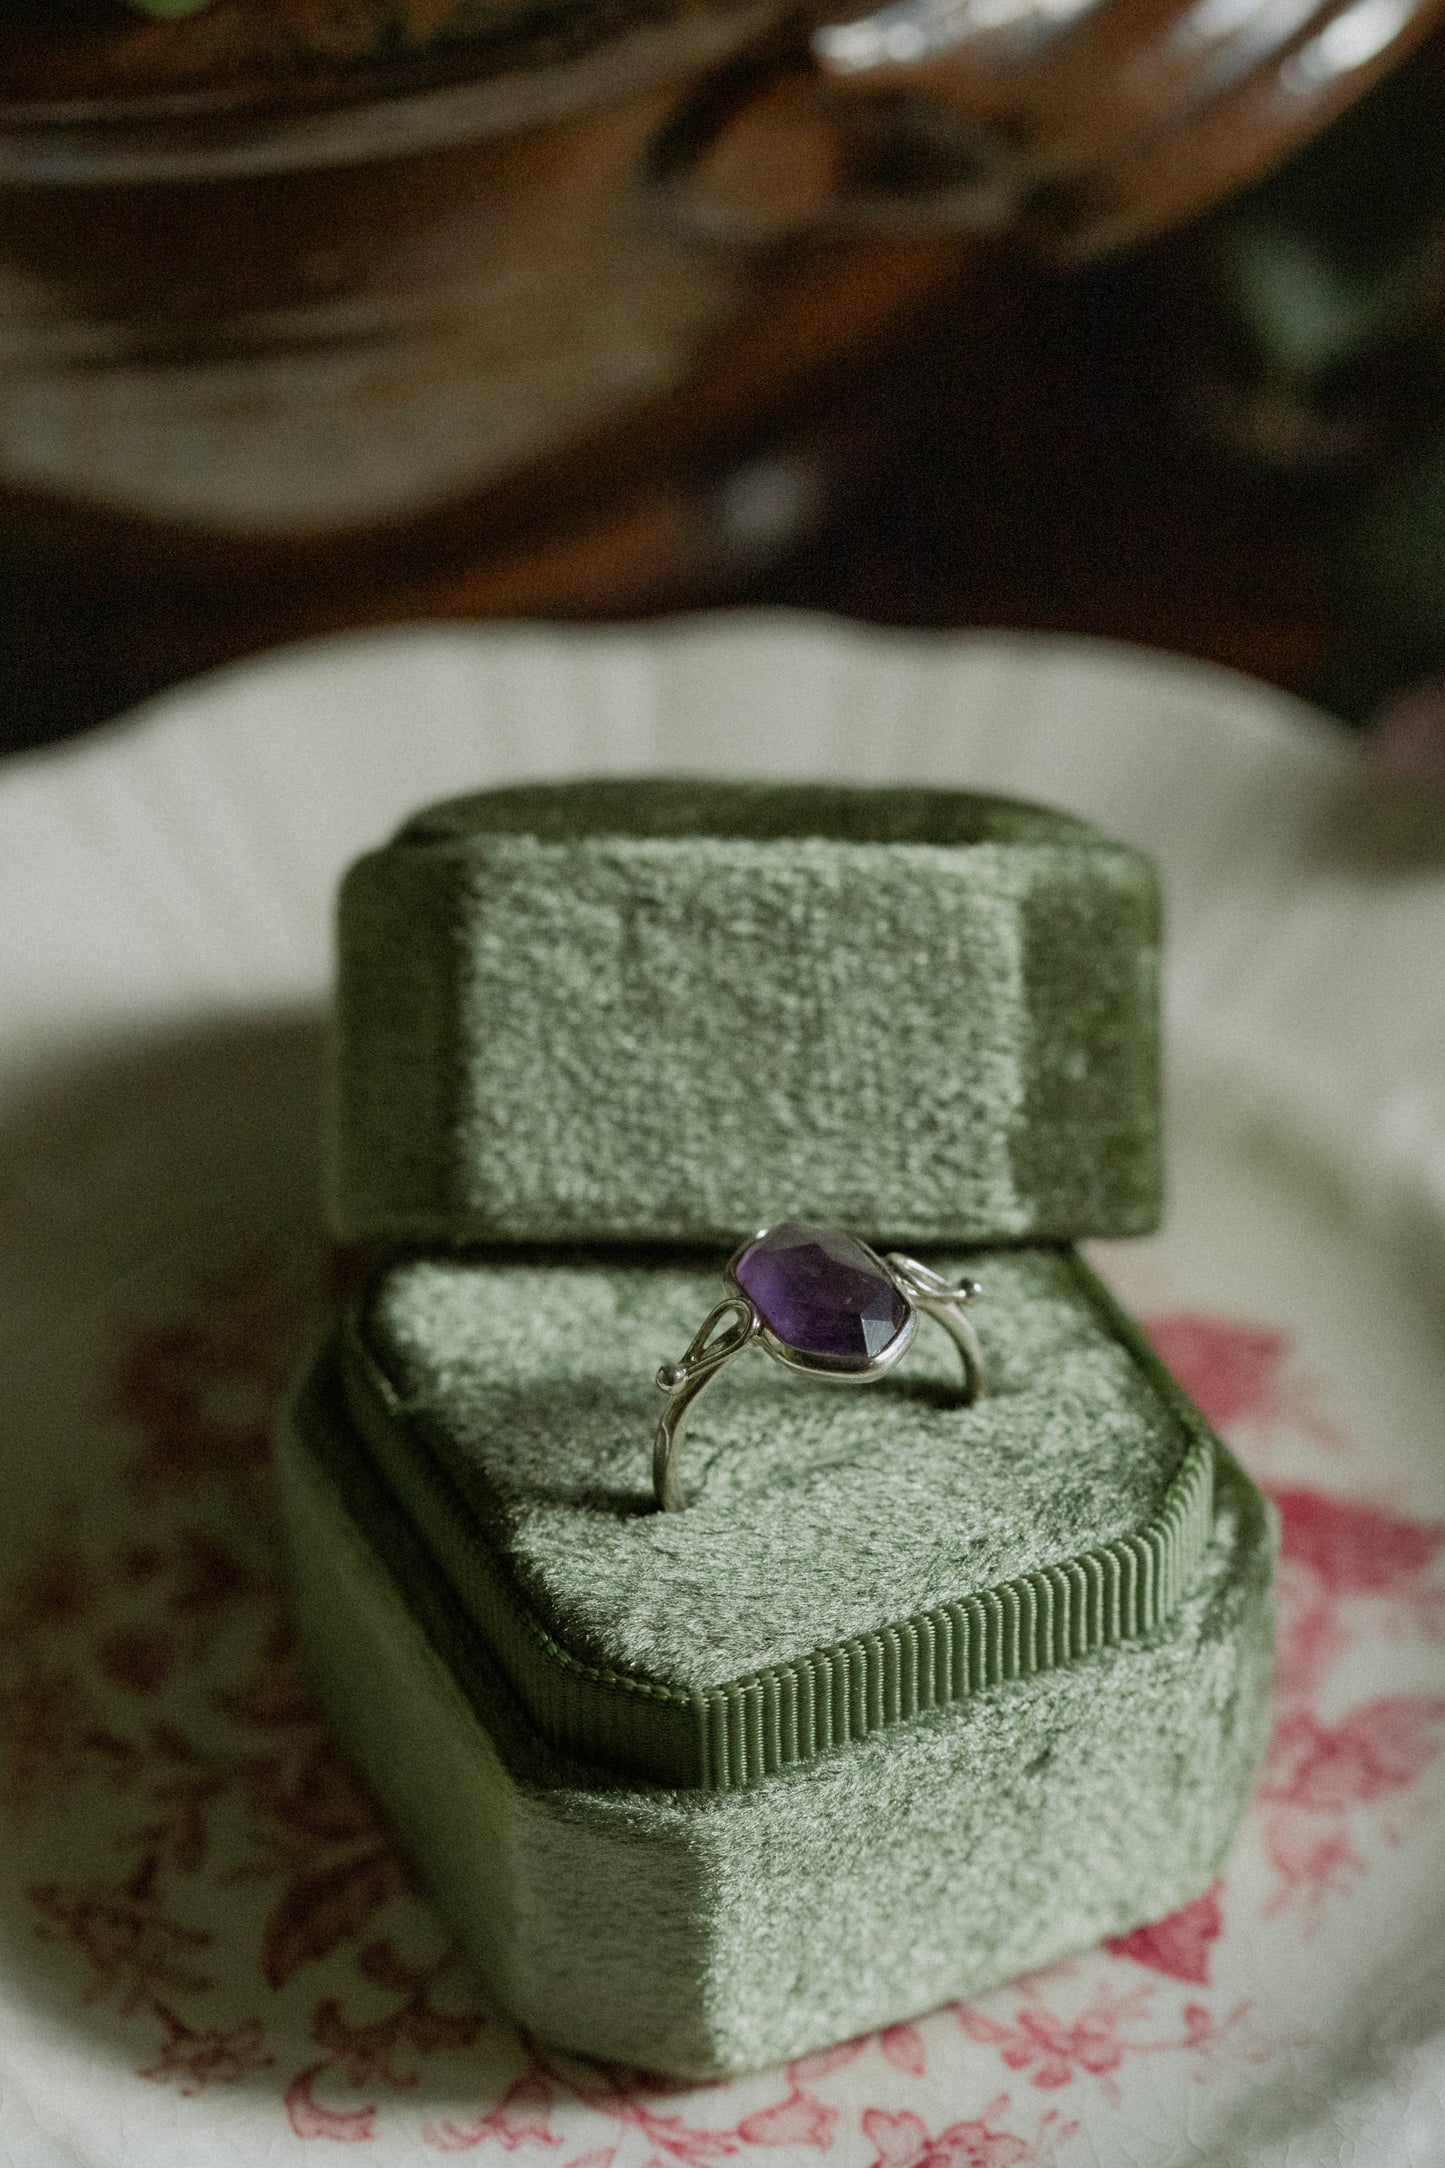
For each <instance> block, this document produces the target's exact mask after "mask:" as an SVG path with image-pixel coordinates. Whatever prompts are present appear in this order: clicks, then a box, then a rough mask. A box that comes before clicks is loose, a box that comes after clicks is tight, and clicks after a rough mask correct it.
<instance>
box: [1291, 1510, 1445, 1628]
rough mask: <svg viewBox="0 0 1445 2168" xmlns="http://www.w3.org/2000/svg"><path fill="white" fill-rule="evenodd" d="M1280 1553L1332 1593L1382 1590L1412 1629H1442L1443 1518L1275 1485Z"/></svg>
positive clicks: (1341, 1595) (1444, 1598)
mask: <svg viewBox="0 0 1445 2168" xmlns="http://www.w3.org/2000/svg"><path fill="white" fill-rule="evenodd" d="M1274 1502H1275V1504H1276V1506H1277V1507H1278V1508H1279V1516H1280V1557H1281V1559H1282V1560H1284V1561H1285V1562H1286V1563H1289V1564H1294V1565H1296V1566H1300V1567H1303V1568H1304V1569H1305V1570H1306V1571H1307V1572H1308V1573H1309V1574H1310V1576H1311V1577H1312V1578H1313V1580H1314V1581H1315V1583H1316V1585H1317V1586H1318V1587H1319V1588H1320V1589H1321V1590H1323V1591H1324V1592H1325V1593H1326V1594H1328V1595H1330V1596H1333V1597H1335V1598H1337V1599H1339V1598H1344V1597H1351V1596H1383V1597H1385V1598H1387V1599H1388V1600H1389V1601H1390V1602H1391V1603H1392V1604H1394V1605H1396V1606H1397V1607H1398V1608H1399V1609H1400V1610H1401V1611H1402V1612H1403V1614H1404V1618H1405V1622H1406V1623H1408V1624H1410V1625H1411V1626H1413V1627H1414V1628H1415V1630H1416V1631H1418V1632H1420V1633H1423V1634H1425V1635H1427V1636H1429V1637H1430V1638H1432V1639H1438V1638H1439V1637H1440V1636H1441V1635H1442V1634H1445V1576H1442V1575H1440V1574H1438V1573H1437V1572H1436V1570H1435V1569H1436V1567H1437V1564H1438V1563H1439V1562H1440V1561H1441V1559H1442V1558H1445V1521H1417V1520H1410V1519H1407V1518H1406V1517H1405V1516H1404V1515H1403V1514H1398V1513H1392V1512H1390V1511H1388V1510H1387V1509H1386V1508H1385V1507H1383V1506H1375V1505H1369V1504H1367V1503H1366V1502H1365V1501H1364V1500H1363V1499H1358V1498H1332V1497H1329V1496H1327V1495H1326V1493H1325V1492H1323V1491H1317V1490H1308V1489H1304V1488H1294V1489H1288V1490H1277V1491H1275V1493H1274Z"/></svg>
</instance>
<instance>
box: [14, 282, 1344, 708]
mask: <svg viewBox="0 0 1445 2168" xmlns="http://www.w3.org/2000/svg"><path fill="white" fill-rule="evenodd" d="M1176 273H1177V266H1176V264H1175V261H1174V259H1173V258H1172V257H1171V253H1170V248H1169V247H1168V246H1166V247H1163V248H1160V249H1156V250H1155V251H1153V252H1151V253H1147V254H1144V255H1141V256H1139V257H1136V258H1134V259H1131V260H1127V261H1124V262H1122V263H1119V264H1114V265H1110V266H1106V267H1103V268H1097V269H1094V270H1092V271H1090V272H1087V273H1085V274H1081V275H1077V276H1075V277H1073V278H1071V279H1068V280H1059V279H1055V278H1053V277H1046V276H1044V275H1043V274H1041V273H1038V272H1035V271H1032V270H1028V269H1025V268H1022V267H1013V266H1001V267H999V268H997V269H995V270H993V271H991V272H989V273H988V274H986V275H985V276H984V277H983V278H982V279H981V280H975V281H974V282H971V283H969V284H968V285H967V286H960V287H959V289H958V290H957V291H955V292H952V293H950V294H949V295H947V296H946V297H945V298H944V299H943V300H942V301H941V302H934V303H932V304H930V306H929V308H928V309H927V311H926V313H925V314H924V315H923V316H922V317H921V318H920V319H919V320H917V321H916V322H914V323H913V324H911V325H909V326H907V327H905V329H904V330H903V331H902V332H900V333H898V334H896V335H895V336H894V337H893V338H892V340H891V341H890V343H889V345H888V346H887V348H886V349H885V350H884V351H882V352H879V353H875V354H874V355H872V356H871V357H870V358H868V359H867V360H866V361H865V362H863V363H860V364H854V365H853V366H851V367H850V368H849V369H848V370H847V371H846V372H844V373H842V374H840V375H838V376H836V377H835V378H834V379H833V380H832V381H831V382H829V383H827V384H825V385H822V386H820V387H818V388H817V389H816V392H815V394H814V395H813V396H812V397H811V398H810V399H809V400H808V401H807V403H806V405H804V406H801V407H798V408H796V409H795V410H793V411H791V412H787V413H782V414H778V415H774V416H773V417H771V418H770V422H769V425H768V427H767V429H766V430H765V432H764V433H763V434H762V435H761V436H757V437H755V438H754V439H753V440H751V441H750V442H748V443H746V444H738V445H733V446H729V447H724V448H722V450H721V451H720V452H719V454H718V456H717V458H716V460H715V462H714V464H713V466H712V467H711V468H710V469H709V471H707V472H706V473H699V474H698V475H697V477H696V489H697V492H698V495H699V498H700V501H701V500H705V510H707V516H708V517H709V518H711V519H713V521H714V524H715V525H716V524H717V523H718V522H719V521H721V529H720V539H719V542H718V546H717V547H716V548H715V549H714V550H713V552H712V555H711V557H710V558H708V557H707V555H706V553H704V561H702V562H701V563H699V564H696V565H693V566H691V567H688V568H684V570H683V571H682V573H681V576H680V577H675V578H674V577H672V576H670V575H669V574H667V573H666V572H664V573H662V574H661V576H659V569H658V556H659V549H661V551H662V556H663V559H665V556H666V551H665V546H664V545H663V544H661V543H659V542H658V541H657V539H656V538H654V539H653V540H652V541H651V542H649V540H648V537H647V531H646V528H647V520H646V514H645V512H642V513H639V515H638V517H639V518H640V519H641V521H642V524H641V527H639V526H638V525H637V519H635V518H633V515H632V514H631V513H630V512H629V510H628V508H627V507H626V506H621V507H619V506H618V505H617V504H615V503H605V504H604V503H600V502H599V504H598V505H597V507H596V525H595V531H594V532H592V533H588V532H586V531H584V532H582V533H581V535H580V536H579V538H578V541H577V543H576V546H575V549H574V554H573V557H572V558H571V559H569V560H568V562H569V563H571V564H572V565H573V566H574V574H573V576H571V578H570V581H569V584H568V586H567V589H566V594H565V599H564V603H563V611H564V614H569V615H573V616H582V617H587V616H610V615H638V614H647V613H649V612H652V611H655V610H657V609H659V608H665V607H670V606H686V605H689V604H693V603H697V602H703V603H707V602H725V603H763V604H769V603H771V604H786V605H791V606H796V607H804V608H814V609H826V610H835V611H841V612H843V613H845V614H847V615H850V616H854V617H858V618H863V619H868V620H873V621H877V622H881V623H888V624H912V625H922V626H935V627H936V626H962V625H984V626H1037V627H1052V628H1058V629H1063V630H1067V631H1070V632H1077V633H1091V634H1101V635H1105V636H1107V637H1111V638H1115V639H1123V640H1133V641H1142V642H1146V643H1149V644H1151V645H1155V646H1160V647H1167V648H1173V649H1176V650H1181V651H1183V652H1185V653H1188V654H1194V655H1199V656H1204V657H1208V658H1210V659H1212V660H1215V661H1218V662H1223V663H1227V664H1230V665H1232V666H1233V667H1235V668H1237V669H1240V670H1244V671H1248V672H1251V673H1253V674H1254V675H1257V676H1260V677H1263V678H1267V679H1270V680H1272V681H1273V682H1275V683H1277V684H1280V685H1284V686H1287V687H1290V688H1293V689H1297V690H1303V689H1306V688H1308V686H1309V685H1310V683H1311V681H1312V680H1313V679H1314V677H1315V675H1316V673H1317V671H1318V669H1319V667H1320V664H1321V661H1322V658H1323V656H1324V654H1325V652H1326V650H1327V647H1328V644H1329V641H1330V636H1331V628H1330V622H1329V613H1328V609H1327V607H1326V603H1325V599H1324V582H1323V574H1322V566H1321V562H1320V539H1319V538H1320V533H1321V527H1322V517H1321V514H1322V498H1321V485H1320V484H1318V483H1313V482H1310V481H1308V480H1301V479H1299V478H1296V477H1292V476H1289V475H1287V474H1272V473H1269V472H1267V471H1263V470H1261V469H1259V468H1257V467H1253V466H1250V465H1248V464H1246V463H1245V462H1244V461H1243V460H1240V459H1236V458H1232V457H1230V456H1229V455H1227V454H1226V453H1224V452H1222V451H1220V450H1219V449H1217V448H1212V447H1211V446H1210V445H1208V444H1207V443H1206V442H1204V441H1203V440H1202V439H1201V437H1200V436H1199V434H1198V433H1197V432H1195V431H1193V430H1192V429H1191V428H1190V427H1189V426H1188V424H1187V422H1186V421H1185V420H1184V419H1183V406H1184V402H1183V400H1182V398H1181V395H1180V383H1181V377H1180V368H1181V351H1182V342H1185V343H1187V331H1186V328H1185V327H1182V326H1181V322H1180V316H1179V310H1178V307H1177V298H1176V284H1177V279H1176ZM790 490H791V491H792V492H793V497H794V499H798V500H799V502H801V501H802V500H811V503H812V509H811V511H809V509H808V503H807V502H802V509H801V511H800V509H799V502H790V501H789V499H788V492H789V491H790ZM780 492H781V496H780V494H779V493H780ZM770 493H771V494H770ZM709 507H710V509H707V508H709ZM719 508H721V509H719ZM629 520H631V521H632V524H631V525H629ZM723 529H725V530H727V531H726V532H722V531H721V530H723ZM629 537H630V538H631V539H629ZM525 592H526V586H525V581H523V583H522V585H521V586H520V587H517V586H516V584H515V583H513V586H512V588H511V589H509V588H508V586H507V584H506V582H505V581H504V582H502V583H501V584H500V585H499V583H498V581H497V578H496V575H495V566H494V564H493V562H492V561H491V560H490V559H484V558H483V557H482V556H481V555H480V554H479V553H477V552H475V550H473V551H472V552H471V553H469V549H468V542H467V537H466V535H465V534H462V535H461V536H459V537H457V538H455V539H454V542H453V544H452V546H451V548H450V549H449V551H448V553H447V554H446V556H445V559H444V561H441V562H438V563H437V564H436V565H435V566H434V567H432V568H431V569H430V570H429V571H428V572H427V573H426V574H424V575H423V576H421V577H416V576H407V577H405V578H400V577H388V576H386V575H385V574H382V575H381V576H378V577H374V578H367V579H358V581H357V583H356V586H355V588H354V590H353V591H352V592H350V593H347V594H344V595H342V596H340V597H339V598H332V599H331V600H330V601H328V602H327V603H325V604H323V605H322V606H320V608H319V609H318V610H317V611H315V612H314V613H312V615H311V616H310V618H309V620H307V619H304V618H303V620H302V621H301V623H300V625H299V627H298V622H297V617H296V610H295V607H294V598H292V597H288V596H285V595H282V594H280V593H278V592H271V591H268V589H267V588H266V586H265V584H264V583H260V584H255V583H253V584H251V585H249V586H245V587H238V588H235V589H232V590H227V591H224V592H221V593H216V592H206V591H200V590H198V591H197V592H196V593H194V594H189V593H187V594H182V593H176V592H168V593H166V594H159V593H156V592H154V591H152V590H150V589H147V588H146V587H145V585H144V584H143V583H138V582H137V581H136V580H135V579H134V578H132V577H131V576H130V574H129V573H128V572H127V570H126V566H125V562H124V559H123V557H122V556H115V557H113V558H110V559H108V561H107V563H106V565H105V569H104V573H103V575H102V576H100V577H97V578H92V579H91V580H89V581H88V582H86V581H82V580H81V579H80V578H79V577H78V576H77V575H76V573H75V571H74V570H73V568H72V567H71V566H69V565H68V564H67V562H66V561H65V560H64V559H63V558H62V557H59V556H57V555H55V554H54V553H52V552H51V551H50V550H48V549H47V548H46V547H44V546H42V545H38V544H36V543H34V542H29V543H24V542H19V541H16V540H14V539H11V540H10V541H9V542H8V543H5V544H3V545H0V686H3V700H0V715H3V725H0V743H3V745H4V746H6V747H10V748H14V747H18V746H21V745H25V744H32V743H37V742H42V741H44V740H48V739H52V738H57V737H61V736H65V735H67V734H70V733H73V732H75V731H78V730H81V729H84V728H86V727H87V726H89V725H91V724H93V723H96V722H98V721H101V720H103V719H104V718H106V717H108V716H110V715H113V714H115V713H117V712H119V711H120V710H122V709H123V708H125V707H127V706H129V705H131V704H132V703H133V702H134V701H136V700H138V699H140V698H143V697H144V696H146V695H147V694H149V693H151V692H154V691H157V690H159V689H160V688H161V687H163V686H164V685H166V684H168V683H172V682H175V681H176V680H177V679H179V678H182V677H184V676H186V675H188V674H190V673H191V672H192V671H194V670H197V669H201V668H205V667H207V666H209V665H211V664H214V663H217V662H222V661H225V660H228V659H231V658H233V657H237V656H240V655H244V654H247V653H251V652H255V651H256V650H258V649H260V648H262V647H265V646H268V645H270V644H272V643H273V642H274V641H275V639H277V638H278V637H282V636H285V635H287V634H288V633H290V632H293V631H295V630H296V629H302V630H325V629H328V628H332V627H341V626H344V625H347V624H367V623H377V622H387V621H392V620H398V619H409V618H410V619H415V618H421V617H450V618H459V617H470V616H475V615H496V614H499V613H502V614H509V613H511V612H513V611H514V610H515V609H516V606H517V605H516V601H515V599H514V598H515V596H516V595H517V594H522V595H525Z"/></svg>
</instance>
